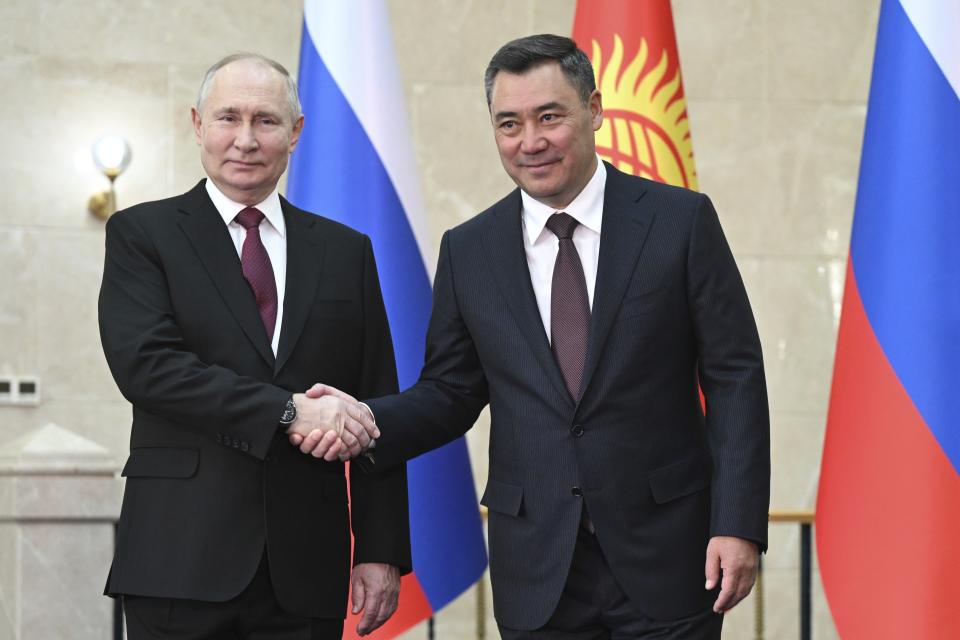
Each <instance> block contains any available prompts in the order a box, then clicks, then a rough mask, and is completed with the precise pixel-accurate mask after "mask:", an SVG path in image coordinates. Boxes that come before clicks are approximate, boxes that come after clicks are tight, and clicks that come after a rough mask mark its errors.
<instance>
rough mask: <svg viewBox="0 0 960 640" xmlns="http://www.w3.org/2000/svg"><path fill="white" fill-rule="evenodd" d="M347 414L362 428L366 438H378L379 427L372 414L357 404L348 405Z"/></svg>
mask: <svg viewBox="0 0 960 640" xmlns="http://www.w3.org/2000/svg"><path fill="white" fill-rule="evenodd" d="M347 415H349V416H350V417H351V418H353V419H354V420H355V421H356V422H357V423H358V424H359V425H360V428H361V429H363V431H364V433H365V434H366V437H367V438H379V437H380V429H379V428H378V427H377V423H376V422H375V421H374V420H373V414H372V413H370V411H368V410H367V409H366V408H364V407H363V406H361V405H359V404H352V405H348V407H347Z"/></svg>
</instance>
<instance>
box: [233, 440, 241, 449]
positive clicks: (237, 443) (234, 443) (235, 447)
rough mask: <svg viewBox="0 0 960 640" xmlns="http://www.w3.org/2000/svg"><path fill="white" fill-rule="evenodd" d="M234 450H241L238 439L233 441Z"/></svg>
mask: <svg viewBox="0 0 960 640" xmlns="http://www.w3.org/2000/svg"><path fill="white" fill-rule="evenodd" d="M233 448H234V449H239V448H240V441H239V440H237V439H236V438H234V439H233Z"/></svg>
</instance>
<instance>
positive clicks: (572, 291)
mask: <svg viewBox="0 0 960 640" xmlns="http://www.w3.org/2000/svg"><path fill="white" fill-rule="evenodd" d="M577 224H579V223H578V222H577V221H576V219H575V218H574V217H573V216H571V215H569V214H566V213H555V214H553V215H552V216H550V219H549V220H547V229H550V231H552V232H553V233H554V235H556V236H557V238H558V239H559V240H560V248H559V251H558V252H557V261H556V263H554V265H553V286H552V288H551V292H550V344H551V348H552V349H553V356H554V358H556V360H557V364H558V365H559V366H560V372H561V373H562V374H563V381H564V382H566V384H567V391H569V392H570V397H571V398H573V400H574V402H576V401H577V400H579V398H580V383H581V381H582V379H583V366H584V363H585V362H586V360H587V337H588V336H589V333H590V300H589V298H587V281H586V279H585V278H584V276H583V265H582V264H581V263H580V254H578V253H577V247H576V246H575V245H574V244H573V230H574V229H576V228H577Z"/></svg>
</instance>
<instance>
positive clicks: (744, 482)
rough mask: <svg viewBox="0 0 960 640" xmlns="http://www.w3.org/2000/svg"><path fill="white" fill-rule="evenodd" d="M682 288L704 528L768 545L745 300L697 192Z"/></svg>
mask: <svg viewBox="0 0 960 640" xmlns="http://www.w3.org/2000/svg"><path fill="white" fill-rule="evenodd" d="M687 278H688V283H687V292H688V297H689V304H690V309H691V313H692V315H693V324H694V331H695V334H696V340H697V348H698V353H699V378H700V387H701V389H702V391H703V394H704V397H705V398H706V421H707V435H708V437H709V441H710V450H711V455H712V457H713V466H714V472H713V484H712V491H713V494H712V513H711V521H710V523H711V524H710V534H711V535H712V536H717V535H727V536H737V537H740V538H746V539H748V540H753V541H754V542H756V543H757V544H758V545H759V546H760V548H761V550H765V549H766V546H767V518H768V516H767V513H768V509H769V504H770V415H769V409H768V407H767V389H766V381H765V378H764V371H763V354H762V352H761V348H760V338H759V336H758V334H757V326H756V323H755V321H754V318H753V312H752V310H751V309H750V301H749V300H748V299H747V293H746V290H745V288H744V286H743V281H742V279H741V277H740V272H739V271H738V269H737V265H736V263H735V262H734V259H733V254H732V253H731V251H730V247H729V246H728V244H727V241H726V238H725V237H724V235H723V230H722V229H721V227H720V221H719V219H718V218H717V213H716V211H715V210H714V208H713V204H712V203H711V202H710V199H709V198H707V197H706V196H702V195H701V196H700V201H699V205H698V210H697V212H696V215H695V217H694V221H693V227H692V231H691V236H690V247H689V255H688V263H687Z"/></svg>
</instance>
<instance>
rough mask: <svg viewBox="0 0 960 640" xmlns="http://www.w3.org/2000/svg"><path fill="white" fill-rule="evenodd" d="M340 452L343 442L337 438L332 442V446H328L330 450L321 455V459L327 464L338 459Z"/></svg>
mask: <svg viewBox="0 0 960 640" xmlns="http://www.w3.org/2000/svg"><path fill="white" fill-rule="evenodd" d="M341 451H343V440H341V439H340V438H337V439H336V440H334V442H333V444H332V445H330V448H329V449H328V450H327V452H326V453H325V454H323V459H324V460H326V461H327V462H333V461H334V460H336V459H338V458H339V457H340V452H341Z"/></svg>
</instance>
